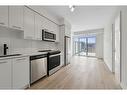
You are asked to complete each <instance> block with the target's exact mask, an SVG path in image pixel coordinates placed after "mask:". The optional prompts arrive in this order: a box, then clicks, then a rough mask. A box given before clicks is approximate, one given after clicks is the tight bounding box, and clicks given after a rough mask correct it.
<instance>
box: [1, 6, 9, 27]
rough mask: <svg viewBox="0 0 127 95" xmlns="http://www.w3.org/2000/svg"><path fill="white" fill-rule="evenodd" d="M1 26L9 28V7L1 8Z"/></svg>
mask: <svg viewBox="0 0 127 95" xmlns="http://www.w3.org/2000/svg"><path fill="white" fill-rule="evenodd" d="M0 25H1V26H6V27H8V6H0Z"/></svg>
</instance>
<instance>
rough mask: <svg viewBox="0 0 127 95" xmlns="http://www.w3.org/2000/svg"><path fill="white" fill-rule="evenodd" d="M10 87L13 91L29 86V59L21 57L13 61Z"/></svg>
mask: <svg viewBox="0 0 127 95" xmlns="http://www.w3.org/2000/svg"><path fill="white" fill-rule="evenodd" d="M12 68H13V69H12V74H13V75H12V76H13V78H12V79H13V81H12V87H13V89H21V88H25V87H27V86H28V85H29V77H30V76H29V58H28V57H21V58H15V59H13V63H12Z"/></svg>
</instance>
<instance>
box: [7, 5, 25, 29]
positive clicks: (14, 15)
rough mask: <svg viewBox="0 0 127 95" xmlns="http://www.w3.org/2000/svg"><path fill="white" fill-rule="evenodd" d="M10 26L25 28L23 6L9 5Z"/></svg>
mask: <svg viewBox="0 0 127 95" xmlns="http://www.w3.org/2000/svg"><path fill="white" fill-rule="evenodd" d="M9 27H10V28H14V29H18V30H23V6H9Z"/></svg>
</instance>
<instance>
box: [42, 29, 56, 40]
mask: <svg viewBox="0 0 127 95" xmlns="http://www.w3.org/2000/svg"><path fill="white" fill-rule="evenodd" d="M42 40H44V41H50V42H55V40H56V34H53V33H50V32H48V30H46V29H43V30H42Z"/></svg>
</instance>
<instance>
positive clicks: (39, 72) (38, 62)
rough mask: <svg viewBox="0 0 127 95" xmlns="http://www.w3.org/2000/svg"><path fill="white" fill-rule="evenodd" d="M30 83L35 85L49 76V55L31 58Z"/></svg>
mask: <svg viewBox="0 0 127 95" xmlns="http://www.w3.org/2000/svg"><path fill="white" fill-rule="evenodd" d="M30 60H31V64H30V65H31V66H30V67H31V68H30V70H31V74H30V83H34V82H35V81H37V80H39V79H40V78H42V77H44V76H46V75H47V54H42V55H35V56H30Z"/></svg>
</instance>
